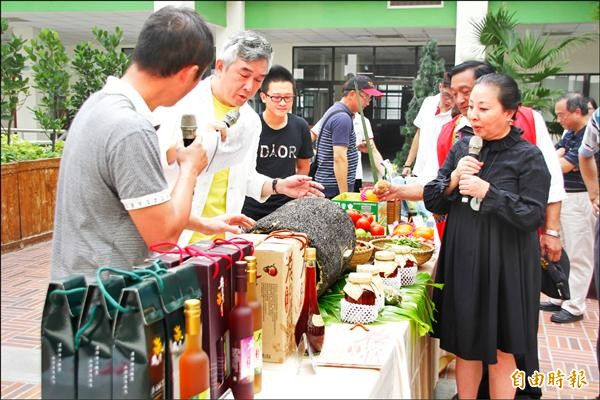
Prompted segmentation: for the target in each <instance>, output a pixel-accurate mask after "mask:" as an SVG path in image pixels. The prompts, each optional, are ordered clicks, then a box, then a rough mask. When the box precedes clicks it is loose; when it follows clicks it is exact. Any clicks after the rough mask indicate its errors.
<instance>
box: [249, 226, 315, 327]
mask: <svg viewBox="0 0 600 400" xmlns="http://www.w3.org/2000/svg"><path fill="white" fill-rule="evenodd" d="M265 241H266V242H268V243H286V244H289V245H291V246H292V272H291V280H292V289H291V291H290V299H289V300H290V303H291V309H292V321H293V322H294V324H295V323H296V321H297V320H298V317H299V316H300V311H301V310H302V302H303V301H304V252H305V250H306V247H307V246H308V236H307V235H306V234H305V233H299V232H292V231H290V230H279V231H273V232H271V233H270V234H269V235H268V236H267V238H266V239H265ZM259 267H260V265H259Z"/></svg>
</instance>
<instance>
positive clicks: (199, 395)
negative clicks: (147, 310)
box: [179, 299, 210, 399]
mask: <svg viewBox="0 0 600 400" xmlns="http://www.w3.org/2000/svg"><path fill="white" fill-rule="evenodd" d="M183 312H184V315H185V349H184V350H183V353H181V358H180V359H179V387H180V389H179V390H180V394H179V397H180V398H181V399H209V398H210V379H209V371H210V365H209V362H208V355H207V354H206V352H205V351H204V350H203V349H202V322H201V320H200V300H198V299H191V300H186V301H185V303H184V311H183Z"/></svg>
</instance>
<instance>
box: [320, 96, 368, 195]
mask: <svg viewBox="0 0 600 400" xmlns="http://www.w3.org/2000/svg"><path fill="white" fill-rule="evenodd" d="M339 110H341V111H343V112H337V111H339ZM333 112H337V114H335V115H333V116H332V117H331V118H329V120H327V121H326V124H325V125H324V126H323V127H322V128H321V131H320V132H319V138H318V142H319V143H318V149H317V161H318V168H317V173H316V174H315V181H317V182H319V183H320V184H322V185H323V186H324V187H325V190H324V191H323V193H324V194H325V196H326V197H328V198H331V197H334V196H336V195H338V194H339V188H338V184H337V180H336V178H335V173H334V170H333V146H343V147H346V148H347V150H346V155H347V157H348V175H347V176H348V190H352V188H354V180H355V177H356V166H357V164H358V150H357V149H356V135H355V133H354V124H353V123H352V113H351V112H350V110H349V109H348V107H346V105H344V104H343V103H341V102H337V103H335V104H334V105H333V106H331V107H330V108H329V110H327V112H325V115H324V116H323V120H324V121H325V120H326V119H327V117H328V116H329V115H330V114H331V113H333Z"/></svg>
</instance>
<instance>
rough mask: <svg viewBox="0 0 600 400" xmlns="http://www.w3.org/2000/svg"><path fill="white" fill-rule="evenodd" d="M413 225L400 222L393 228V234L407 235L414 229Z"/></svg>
mask: <svg viewBox="0 0 600 400" xmlns="http://www.w3.org/2000/svg"><path fill="white" fill-rule="evenodd" d="M414 229H415V227H414V226H413V225H412V224H410V223H408V222H401V223H399V224H398V225H397V226H396V227H395V228H394V232H393V234H394V235H399V236H408V235H410V234H411V233H412V232H413V231H414Z"/></svg>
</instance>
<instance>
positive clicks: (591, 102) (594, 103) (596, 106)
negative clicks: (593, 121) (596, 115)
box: [586, 96, 598, 110]
mask: <svg viewBox="0 0 600 400" xmlns="http://www.w3.org/2000/svg"><path fill="white" fill-rule="evenodd" d="M586 100H587V102H588V103H590V104H591V105H592V107H594V110H595V109H596V108H598V104H597V103H596V100H595V99H594V98H593V97H592V96H588V97H586Z"/></svg>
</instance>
